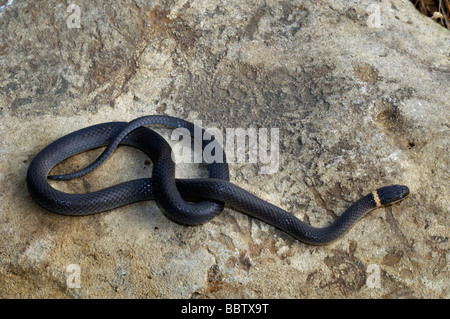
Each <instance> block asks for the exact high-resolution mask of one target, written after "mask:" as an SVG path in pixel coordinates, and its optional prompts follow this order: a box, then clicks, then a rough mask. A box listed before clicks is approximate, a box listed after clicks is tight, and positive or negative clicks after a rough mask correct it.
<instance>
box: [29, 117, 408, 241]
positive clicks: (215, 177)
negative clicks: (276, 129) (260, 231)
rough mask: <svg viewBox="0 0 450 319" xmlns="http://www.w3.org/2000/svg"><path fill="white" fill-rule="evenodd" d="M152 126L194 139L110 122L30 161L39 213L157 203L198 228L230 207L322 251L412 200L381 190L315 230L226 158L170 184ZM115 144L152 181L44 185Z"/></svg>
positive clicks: (165, 150) (171, 175) (162, 144)
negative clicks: (247, 186)
mask: <svg viewBox="0 0 450 319" xmlns="http://www.w3.org/2000/svg"><path fill="white" fill-rule="evenodd" d="M149 124H160V125H165V126H168V127H171V128H185V129H187V130H188V131H189V132H190V134H191V135H192V136H194V130H195V125H194V124H192V123H190V122H187V121H184V120H182V119H179V118H175V117H170V116H163V115H150V116H144V117H140V118H138V119H136V120H133V121H131V122H129V123H127V122H110V123H103V124H98V125H93V126H90V127H87V128H84V129H81V130H79V131H76V132H73V133H71V134H68V135H66V136H64V137H62V138H60V139H58V140H56V141H55V142H53V143H51V144H50V145H48V146H47V147H45V148H44V149H43V150H42V151H41V152H39V153H38V154H37V155H36V157H35V158H34V159H33V161H32V162H31V164H30V166H29V168H28V173H27V184H28V190H29V193H30V195H31V197H32V198H33V199H34V200H35V201H36V202H37V203H38V204H39V205H40V206H42V207H43V208H45V209H47V210H49V211H52V212H54V213H58V214H64V215H89V214H95V213H98V212H103V211H107V210H111V209H114V208H116V207H119V206H123V205H126V204H130V203H133V202H137V201H143V200H153V199H154V200H157V201H158V203H159V204H160V206H161V207H162V208H163V211H164V212H165V214H166V216H167V217H168V218H170V219H171V220H174V221H176V222H179V223H182V224H187V225H198V224H202V223H205V222H207V221H209V220H211V219H212V218H214V217H215V216H217V215H218V214H219V213H220V212H221V211H222V210H223V208H224V205H225V204H227V205H229V206H231V207H233V208H234V209H236V210H239V211H241V212H244V213H246V214H248V215H250V216H253V217H255V218H258V219H260V220H263V221H264V222H266V223H269V224H271V225H273V226H275V227H277V228H279V229H281V230H282V231H284V232H286V233H288V234H289V235H291V236H292V237H293V238H295V239H297V240H299V241H302V242H305V243H308V244H313V245H321V244H327V243H330V242H332V241H334V240H336V239H337V238H339V237H340V236H342V235H343V234H344V233H345V232H347V230H348V229H350V228H351V226H353V224H354V223H355V222H356V221H358V220H359V219H360V218H361V217H363V216H364V215H365V214H367V213H368V212H369V211H371V210H372V209H374V208H377V207H381V206H386V205H389V204H392V203H394V202H396V201H399V200H401V199H403V198H404V197H406V196H407V195H408V194H409V189H408V188H407V187H406V186H401V185H393V186H385V187H382V188H379V189H377V190H376V191H373V192H372V193H370V194H368V195H366V196H364V197H362V198H361V199H359V200H358V201H356V202H355V203H354V204H353V205H351V206H350V207H349V208H348V209H347V210H346V211H345V212H344V213H343V214H342V215H341V216H339V217H338V218H337V219H336V220H335V221H334V222H333V223H332V224H330V225H329V226H327V227H324V228H316V227H312V226H310V225H308V224H306V223H304V222H302V221H300V220H299V219H298V218H296V217H295V216H294V215H292V214H290V213H288V212H287V211H285V210H283V209H281V208H279V207H277V206H275V205H272V204H270V203H268V202H266V201H264V200H262V199H260V198H258V197H256V196H254V195H252V194H251V193H249V192H247V191H246V190H244V189H242V188H240V187H239V186H237V185H234V184H232V183H230V182H229V172H228V164H227V163H226V160H225V154H223V158H224V161H223V163H216V162H213V163H211V164H209V178H199V179H175V163H174V162H173V160H172V156H171V147H170V146H169V144H168V143H167V142H166V140H165V139H164V138H162V137H161V136H160V135H159V134H158V133H156V132H155V131H153V130H151V129H148V128H146V127H143V126H144V125H149ZM202 136H203V135H202ZM210 142H211V140H209V141H205V140H204V141H202V147H203V148H204V147H205V146H206V145H207V144H208V143H210ZM119 144H121V145H128V146H132V147H135V148H138V149H140V150H142V151H143V152H145V154H147V155H148V156H149V157H150V158H151V160H152V162H153V170H152V177H151V178H144V179H136V180H132V181H128V182H124V183H121V184H118V185H114V186H111V187H108V188H105V189H102V190H99V191H96V192H92V193H86V194H68V193H64V192H61V191H58V190H56V189H54V188H53V187H52V186H50V184H49V183H48V179H49V178H50V179H54V180H68V179H72V178H76V177H80V176H83V175H85V174H87V173H89V172H91V171H93V170H94V169H95V168H97V167H98V166H99V165H100V164H101V163H102V162H103V161H104V160H106V158H107V157H108V156H109V155H110V154H111V153H112V152H113V151H114V149H115V148H116V147H117V146H118V145H119ZM101 146H107V147H106V149H105V150H104V152H103V153H102V154H101V155H100V156H99V158H97V160H95V161H94V162H93V163H92V164H91V165H89V166H87V167H86V168H84V169H82V170H80V171H77V172H74V173H70V174H66V175H54V176H49V173H50V170H51V169H52V168H53V167H55V166H56V165H57V164H58V163H60V162H61V161H63V160H65V159H66V158H68V157H70V156H72V155H75V154H78V153H81V152H84V151H87V150H90V149H93V148H98V147H101ZM216 151H217V150H216ZM219 151H222V152H223V150H219Z"/></svg>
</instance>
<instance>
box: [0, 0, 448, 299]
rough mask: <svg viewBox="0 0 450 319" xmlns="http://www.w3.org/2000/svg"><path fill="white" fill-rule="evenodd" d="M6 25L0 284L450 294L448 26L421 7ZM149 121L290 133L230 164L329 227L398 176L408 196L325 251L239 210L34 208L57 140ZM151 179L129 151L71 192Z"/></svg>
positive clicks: (252, 187) (62, 14) (11, 20)
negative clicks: (109, 124)
mask: <svg viewBox="0 0 450 319" xmlns="http://www.w3.org/2000/svg"><path fill="white" fill-rule="evenodd" d="M74 3H75V4H76V3H77V2H74ZM68 9H69V10H68ZM77 26H79V28H77ZM0 30H1V33H2V40H1V42H0V63H1V72H0V83H1V85H0V92H1V95H0V115H1V123H2V125H1V129H0V143H1V147H0V156H1V161H0V200H1V201H0V297H2V298H12V297H25V298H38V297H39V298H65V297H75V298H77V297H80V298H96V297H101V298H222V297H227V298H235V297H237V298H254V297H256V298H340V297H343V298H430V297H432V298H449V297H450V295H449V291H448V283H449V280H448V279H449V277H448V265H449V249H448V237H449V210H448V208H449V207H448V193H449V187H448V181H449V176H448V167H449V157H448V147H449V134H448V131H449V114H450V112H449V111H450V107H449V106H450V105H449V101H450V94H449V92H450V91H449V90H448V84H449V83H450V62H449V51H450V34H449V32H448V30H446V29H444V28H442V27H440V26H439V25H437V24H435V23H434V22H433V21H432V20H430V19H429V18H426V17H423V16H421V15H420V14H419V13H418V12H416V10H415V9H414V8H413V6H412V4H411V3H410V2H409V1H406V0H404V1H401V0H385V1H384V0H383V1H381V2H373V1H330V0H324V1H320V2H315V1H309V0H302V1H277V0H274V1H265V2H261V1H245V2H243V1H203V0H201V1H197V0H195V1H188V0H180V1H169V2H166V1H152V2H147V1H130V2H126V3H123V2H121V4H118V3H115V2H114V3H110V2H101V1H80V2H79V3H78V7H77V6H72V7H69V3H65V2H60V1H45V2H43V1H40V2H36V3H33V2H31V1H28V2H19V1H8V2H7V1H0ZM147 114H169V115H174V116H178V117H181V118H185V119H188V120H192V121H193V120H202V122H203V126H204V127H217V128H220V129H225V128H244V129H247V128H250V127H254V128H261V127H264V128H268V129H271V128H279V131H280V143H279V151H280V163H279V167H278V170H277V171H276V172H275V173H274V174H266V175H262V174H259V168H260V166H261V163H256V164H252V163H233V164H231V165H230V168H231V181H232V182H234V183H236V184H238V185H240V186H241V187H243V188H245V189H247V190H249V191H251V192H252V193H254V194H256V195H258V196H260V197H262V198H264V199H266V200H268V201H270V202H272V203H274V204H276V205H279V206H281V207H283V208H285V209H286V210H288V211H291V212H293V213H294V214H295V215H296V216H298V217H299V218H301V219H302V220H305V221H307V222H309V223H311V224H313V225H318V226H322V225H326V224H328V223H330V222H331V221H332V220H334V219H335V218H336V216H337V215H339V214H340V213H341V212H342V211H344V210H345V209H346V208H347V207H348V206H349V205H350V203H351V202H353V201H354V200H356V199H358V198H359V197H360V196H361V195H363V194H365V193H367V192H370V191H371V190H372V189H375V188H377V187H380V186H383V185H389V184H405V185H408V186H409V187H410V189H411V195H410V196H409V198H407V199H406V200H404V201H403V202H401V203H400V204H396V205H394V206H391V207H389V208H384V209H379V210H376V211H373V212H372V213H371V214H370V215H368V216H366V217H365V218H364V219H363V220H361V221H360V222H359V223H358V224H357V225H355V226H354V227H353V228H352V229H351V230H350V232H349V233H347V234H346V235H345V237H344V238H342V239H341V240H338V241H336V242H334V243H332V244H330V245H327V246H321V247H313V246H308V245H305V244H302V243H300V242H297V241H295V240H293V239H292V238H290V237H289V236H288V235H286V234H284V233H282V232H280V231H278V230H276V229H274V228H273V227H271V226H268V225H266V224H264V223H263V222H260V221H258V220H255V219H252V218H250V217H247V216H246V215H243V214H241V213H238V212H235V211H233V210H231V209H229V208H227V209H226V210H225V211H224V212H223V213H222V214H221V215H219V216H218V217H217V218H215V219H214V220H213V221H211V222H209V223H207V224H205V225H202V226H198V227H186V226H182V225H178V224H175V223H173V222H171V221H169V220H168V219H167V218H166V217H165V216H164V215H163V214H162V213H161V210H160V209H159V207H158V206H157V205H156V204H155V203H154V202H144V203H137V204H133V205H129V206H126V207H123V208H120V209H116V210H114V211H111V212H107V213H102V214H97V215H94V216H86V217H80V218H75V217H67V216H59V215H55V214H52V213H49V212H47V211H45V210H43V209H41V208H40V207H39V206H37V205H36V204H35V203H34V202H33V201H32V199H31V198H30V196H29V195H28V192H27V189H26V180H25V177H26V171H27V168H28V165H29V163H30V161H31V160H32V158H33V157H34V156H35V155H36V154H37V153H38V152H39V151H40V150H41V149H42V148H43V147H44V146H45V145H47V144H49V143H50V142H52V141H53V140H55V139H57V138H59V137H61V136H63V135H65V134H67V133H69V132H72V131H74V130H76V129H79V128H82V127H86V126H89V125H92V124H95V123H101V122H106V121H116V120H131V119H133V118H136V117H139V116H142V115H147ZM97 154H98V152H95V151H92V152H89V153H88V154H83V155H78V156H76V157H74V158H73V159H70V160H69V161H68V162H67V163H65V164H63V165H61V166H62V167H60V168H59V169H60V170H66V171H67V170H70V169H73V168H74V167H82V166H83V165H86V164H87V163H89V162H90V161H91V160H93V159H94V158H95V156H96V155H97ZM127 160H132V161H134V162H135V163H136V164H135V165H134V168H133V169H132V170H129V169H126V164H125V163H126V161H127ZM111 172H113V173H112V174H111ZM204 173H205V172H204V169H203V168H202V167H198V166H196V165H188V164H183V165H181V166H180V167H179V168H177V175H178V176H191V177H193V176H201V175H202V174H203V175H204ZM149 174H151V163H149V160H148V159H147V158H145V157H144V156H143V155H142V154H141V153H139V152H137V151H134V150H130V149H128V148H125V147H124V148H120V149H119V150H118V151H117V152H116V153H115V154H114V155H113V156H112V158H111V159H110V160H109V161H107V163H105V165H103V166H102V167H101V168H100V169H98V170H97V171H95V172H94V173H92V174H90V175H88V176H86V177H84V178H81V179H80V180H75V181H71V182H68V183H66V184H64V185H60V184H58V185H59V186H58V187H61V188H62V189H65V190H67V191H72V192H77V191H78V192H80V191H92V190H94V189H100V188H103V187H104V186H105V185H112V184H113V183H116V182H118V181H123V180H128V179H132V178H136V176H141V177H142V176H149ZM70 265H75V266H70ZM78 275H79V276H78ZM78 278H79V279H80V280H79V281H77V279H78ZM77 287H78V288H77Z"/></svg>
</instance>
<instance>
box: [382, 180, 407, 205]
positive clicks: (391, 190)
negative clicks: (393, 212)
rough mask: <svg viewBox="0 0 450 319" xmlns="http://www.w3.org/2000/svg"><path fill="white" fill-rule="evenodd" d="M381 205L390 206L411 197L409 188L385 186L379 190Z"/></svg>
mask: <svg viewBox="0 0 450 319" xmlns="http://www.w3.org/2000/svg"><path fill="white" fill-rule="evenodd" d="M377 194H378V197H379V198H380V202H381V205H389V204H392V203H395V202H397V201H399V200H402V199H403V198H405V197H406V196H408V195H409V188H408V187H407V186H403V185H391V186H384V187H381V188H379V189H377Z"/></svg>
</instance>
